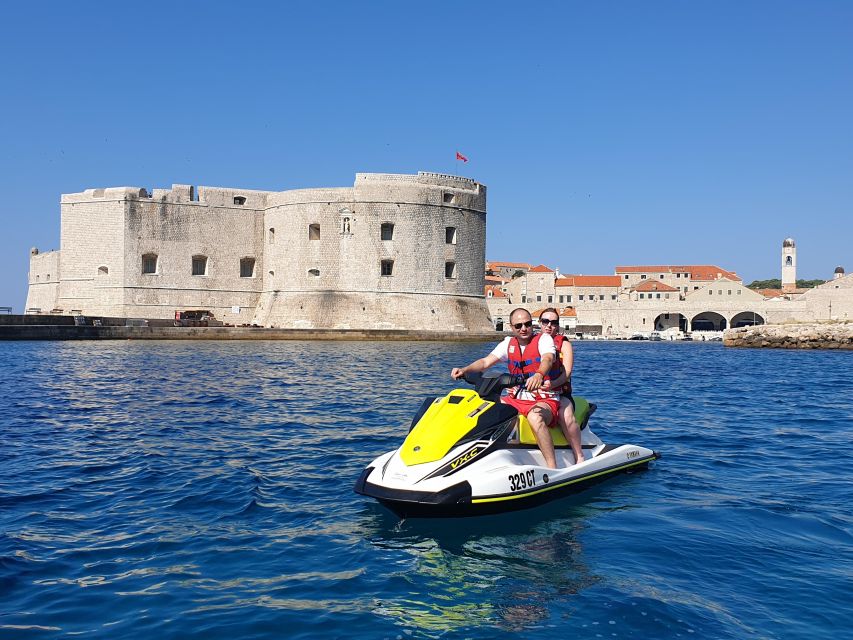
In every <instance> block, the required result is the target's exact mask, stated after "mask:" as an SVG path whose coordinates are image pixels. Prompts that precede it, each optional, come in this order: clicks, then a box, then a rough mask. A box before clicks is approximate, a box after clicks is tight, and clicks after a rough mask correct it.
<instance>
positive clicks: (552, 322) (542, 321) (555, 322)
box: [539, 318, 560, 327]
mask: <svg viewBox="0 0 853 640" xmlns="http://www.w3.org/2000/svg"><path fill="white" fill-rule="evenodd" d="M539 324H541V325H548V324H550V325H553V326H555V327H556V326H557V325H559V324H560V320H559V318H558V319H557V320H549V319H548V318H539Z"/></svg>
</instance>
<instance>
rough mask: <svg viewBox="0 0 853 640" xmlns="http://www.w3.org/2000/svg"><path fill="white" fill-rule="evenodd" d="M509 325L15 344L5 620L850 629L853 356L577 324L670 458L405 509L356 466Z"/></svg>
mask: <svg viewBox="0 0 853 640" xmlns="http://www.w3.org/2000/svg"><path fill="white" fill-rule="evenodd" d="M489 348H490V345H486V344H447V343H423V342H412V343H404V342H392V343H387V344H383V343H366V342H351V343H348V342H308V343H297V342H191V343H185V342H31V343H26V342H20V343H0V375H2V390H1V391H0V470H2V473H0V638H3V639H5V638H16V639H17V638H59V637H66V636H79V637H84V638H154V637H156V638H160V639H165V638H191V637H199V638H314V637H318V636H322V637H341V638H421V637H430V638H433V637H447V638H511V637H524V638H557V637H571V638H689V637H695V638H811V639H815V638H840V637H850V634H851V631H850V625H851V623H853V516H851V504H853V479H851V465H852V464H853V453H851V451H853V443H851V436H853V393H851V391H853V354H851V353H837V352H829V351H822V352H814V351H809V352H796V351H794V352H792V351H772V350H733V349H726V348H724V347H722V346H720V345H719V344H698V343H693V344H689V343H688V344H669V343H607V342H581V343H575V348H576V359H577V365H576V374H575V376H574V382H575V389H576V393H579V394H580V395H584V396H585V397H587V398H589V399H590V400H591V401H593V402H596V403H597V404H598V405H599V410H598V412H597V413H596V414H595V416H594V417H593V421H592V423H591V424H592V425H593V428H594V429H595V431H596V433H598V435H599V436H600V437H602V439H604V440H605V441H607V442H612V443H620V442H632V443H637V444H643V445H645V446H648V447H651V448H654V449H656V450H658V451H660V452H662V454H663V458H662V459H661V460H659V461H658V462H657V463H655V464H654V465H653V466H652V468H651V469H649V470H648V471H642V472H637V473H633V474H630V475H624V476H620V477H618V478H615V479H612V480H609V481H607V482H605V483H603V484H600V485H598V486H596V487H595V488H593V489H589V490H587V491H585V492H583V493H581V494H579V495H577V496H574V497H570V498H566V499H563V500H560V501H556V502H552V503H550V504H548V505H545V506H543V507H540V508H538V509H534V510H530V511H523V512H517V513H514V514H506V515H501V516H490V517H486V518H475V519H455V520H442V521H429V520H406V521H403V522H400V521H399V520H398V519H397V518H396V517H394V516H393V515H391V514H390V513H388V512H387V511H385V510H384V509H383V508H382V507H380V506H379V505H377V504H375V503H373V502H372V501H370V500H369V499H366V498H363V497H361V496H357V495H355V494H354V493H353V492H352V486H353V483H354V481H355V479H356V478H357V477H358V475H359V473H360V471H361V470H362V468H363V467H364V466H366V465H367V463H368V462H369V461H370V460H371V459H372V458H374V457H375V456H376V455H378V454H380V453H382V452H384V451H386V450H390V449H392V448H395V447H396V446H397V445H398V444H399V442H400V441H401V439H402V437H403V436H404V434H405V432H406V430H407V427H408V422H409V420H410V418H411V414H412V413H413V412H414V411H415V410H416V409H417V407H418V406H419V405H420V402H421V399H422V397H424V396H426V395H434V394H439V393H444V392H446V391H448V390H449V389H451V388H452V387H453V386H454V383H453V382H452V381H451V380H450V379H449V376H448V373H449V370H450V368H451V367H452V366H457V365H462V364H465V363H467V362H469V361H471V360H473V359H475V358H477V357H480V356H481V355H483V354H484V353H485V352H486V351H487V349H489Z"/></svg>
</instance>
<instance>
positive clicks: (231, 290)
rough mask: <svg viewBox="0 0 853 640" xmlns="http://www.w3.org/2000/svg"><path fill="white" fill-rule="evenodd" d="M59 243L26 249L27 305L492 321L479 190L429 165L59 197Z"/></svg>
mask: <svg viewBox="0 0 853 640" xmlns="http://www.w3.org/2000/svg"><path fill="white" fill-rule="evenodd" d="M60 211H61V217H60V249H59V250H57V251H50V252H40V251H39V250H38V249H35V248H34V249H32V251H31V252H30V272H29V289H28V294H27V303H26V311H27V313H31V314H36V313H56V314H66V315H68V314H73V315H76V314H82V315H87V316H114V317H126V318H148V319H168V318H172V317H174V314H175V312H176V311H179V310H188V309H189V310H193V309H195V310H198V309H203V310H207V311H209V312H211V313H212V314H213V315H214V316H215V318H217V319H218V320H221V321H224V322H226V323H229V324H234V325H241V324H254V325H259V326H268V327H283V328H306V329H314V328H340V329H347V328H352V329H407V330H436V329H437V328H438V329H440V330H442V331H485V330H490V329H491V323H490V322H489V317H488V310H487V307H486V303H485V296H484V293H483V291H484V277H483V264H484V263H485V240H486V187H485V186H484V185H482V184H479V183H477V182H475V181H474V180H471V179H469V178H462V177H458V176H451V175H444V174H438V173H427V172H419V173H418V174H417V175H396V174H373V173H359V174H356V177H355V183H354V185H353V186H352V187H346V188H318V189H297V190H291V191H253V190H246V189H230V188H222V187H199V188H198V189H196V188H195V187H194V186H190V185H173V186H172V188H171V189H154V190H153V191H152V192H149V191H148V190H147V189H143V188H139V187H117V188H106V189H88V190H86V191H83V192H81V193H71V194H64V195H63V196H62V199H61V204H60Z"/></svg>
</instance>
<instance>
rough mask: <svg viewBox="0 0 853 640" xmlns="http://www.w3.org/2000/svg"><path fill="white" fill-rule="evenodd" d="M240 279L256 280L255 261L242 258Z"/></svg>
mask: <svg viewBox="0 0 853 640" xmlns="http://www.w3.org/2000/svg"><path fill="white" fill-rule="evenodd" d="M240 277H241V278H254V277H255V259H254V258H240Z"/></svg>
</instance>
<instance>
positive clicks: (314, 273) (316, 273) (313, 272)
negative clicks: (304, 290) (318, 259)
mask: <svg viewBox="0 0 853 640" xmlns="http://www.w3.org/2000/svg"><path fill="white" fill-rule="evenodd" d="M308 275H309V276H314V277H315V278H319V277H320V270H319V269H308Z"/></svg>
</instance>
